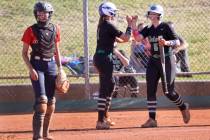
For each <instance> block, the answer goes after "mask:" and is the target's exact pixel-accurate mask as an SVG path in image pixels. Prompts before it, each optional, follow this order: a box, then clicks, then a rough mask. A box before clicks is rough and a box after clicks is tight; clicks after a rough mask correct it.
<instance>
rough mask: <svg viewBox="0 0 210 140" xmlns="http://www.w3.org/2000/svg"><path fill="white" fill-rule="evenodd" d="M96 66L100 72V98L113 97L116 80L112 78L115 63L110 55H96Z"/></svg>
mask: <svg viewBox="0 0 210 140" xmlns="http://www.w3.org/2000/svg"><path fill="white" fill-rule="evenodd" d="M94 65H95V66H96V68H97V70H98V72H99V82H100V83H99V84H100V85H99V86H100V87H99V98H106V97H111V94H112V91H113V88H114V80H113V77H112V73H113V62H112V59H111V57H110V55H100V54H96V55H94Z"/></svg>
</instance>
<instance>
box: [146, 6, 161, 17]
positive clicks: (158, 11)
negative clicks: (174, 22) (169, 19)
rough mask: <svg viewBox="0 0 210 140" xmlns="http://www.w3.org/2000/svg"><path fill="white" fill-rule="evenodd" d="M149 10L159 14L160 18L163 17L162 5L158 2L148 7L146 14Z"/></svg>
mask: <svg viewBox="0 0 210 140" xmlns="http://www.w3.org/2000/svg"><path fill="white" fill-rule="evenodd" d="M150 12H153V13H157V14H159V15H160V17H161V18H162V17H163V14H164V11H163V7H162V6H161V5H158V4H153V5H151V6H150V7H149V10H148V11H147V16H148V15H149V13H150Z"/></svg>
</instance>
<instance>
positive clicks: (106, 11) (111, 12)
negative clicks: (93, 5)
mask: <svg viewBox="0 0 210 140" xmlns="http://www.w3.org/2000/svg"><path fill="white" fill-rule="evenodd" d="M98 11H99V15H100V16H104V15H105V16H111V17H114V16H116V12H117V7H116V6H115V4H114V3H111V2H104V3H102V4H101V5H100V6H99V9H98Z"/></svg>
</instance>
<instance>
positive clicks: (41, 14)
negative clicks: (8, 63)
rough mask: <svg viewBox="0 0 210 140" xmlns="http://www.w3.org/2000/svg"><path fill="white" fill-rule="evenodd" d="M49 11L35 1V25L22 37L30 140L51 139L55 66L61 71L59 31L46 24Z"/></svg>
mask: <svg viewBox="0 0 210 140" xmlns="http://www.w3.org/2000/svg"><path fill="white" fill-rule="evenodd" d="M53 12H54V10H53V7H52V5H51V4H50V3H47V2H37V3H36V4H35V5H34V16H35V18H36V20H37V23H35V24H33V25H32V26H30V27H28V28H27V29H26V30H25V32H24V34H23V37H22V42H23V49H22V57H23V60H24V62H25V64H26V65H27V67H28V70H29V73H30V79H31V82H32V86H33V89H34V93H35V103H34V115H33V140H44V139H48V140H51V139H53V138H52V137H51V136H49V125H50V121H51V117H52V115H53V113H54V110H55V101H56V100H55V80H56V75H57V68H56V65H57V67H58V70H59V72H62V71H63V69H62V65H61V61H60V52H59V47H58V46H59V42H60V29H59V27H58V26H56V25H54V24H52V23H50V19H51V16H52V14H53ZM30 47H31V49H32V51H31V52H30V58H29V56H28V52H29V48H30Z"/></svg>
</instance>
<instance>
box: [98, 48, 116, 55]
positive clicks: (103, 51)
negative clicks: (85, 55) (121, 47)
mask: <svg viewBox="0 0 210 140" xmlns="http://www.w3.org/2000/svg"><path fill="white" fill-rule="evenodd" d="M96 53H97V54H100V55H112V52H106V51H105V50H100V49H99V50H97V51H96Z"/></svg>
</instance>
